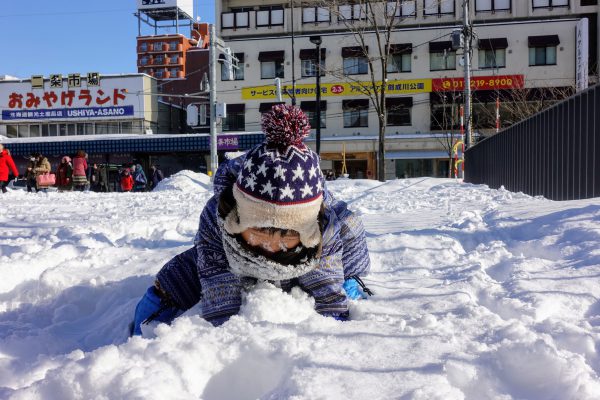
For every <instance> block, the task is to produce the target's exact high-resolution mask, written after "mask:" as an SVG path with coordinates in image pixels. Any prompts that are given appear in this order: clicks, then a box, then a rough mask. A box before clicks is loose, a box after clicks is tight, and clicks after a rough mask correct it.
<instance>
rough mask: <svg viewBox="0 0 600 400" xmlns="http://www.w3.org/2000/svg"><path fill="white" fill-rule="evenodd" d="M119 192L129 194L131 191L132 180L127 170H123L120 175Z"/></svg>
mask: <svg viewBox="0 0 600 400" xmlns="http://www.w3.org/2000/svg"><path fill="white" fill-rule="evenodd" d="M120 183H121V191H122V192H131V190H132V189H133V178H132V177H131V174H130V173H129V168H125V169H124V170H123V173H122V175H121V181H120Z"/></svg>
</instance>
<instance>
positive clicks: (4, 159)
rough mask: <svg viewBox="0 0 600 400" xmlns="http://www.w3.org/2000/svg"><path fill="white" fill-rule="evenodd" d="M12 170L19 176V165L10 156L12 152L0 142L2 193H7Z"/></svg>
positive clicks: (0, 184)
mask: <svg viewBox="0 0 600 400" xmlns="http://www.w3.org/2000/svg"><path fill="white" fill-rule="evenodd" d="M11 170H12V173H13V175H14V176H15V177H17V176H19V171H17V166H16V165H15V162H14V161H13V159H12V157H11V156H10V152H9V151H8V149H5V148H4V145H3V144H0V188H2V193H6V186H7V185H8V173H9V172H10V171H11Z"/></svg>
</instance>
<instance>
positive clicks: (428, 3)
mask: <svg viewBox="0 0 600 400" xmlns="http://www.w3.org/2000/svg"><path fill="white" fill-rule="evenodd" d="M423 14H424V15H438V16H440V15H444V14H452V15H454V0H423Z"/></svg>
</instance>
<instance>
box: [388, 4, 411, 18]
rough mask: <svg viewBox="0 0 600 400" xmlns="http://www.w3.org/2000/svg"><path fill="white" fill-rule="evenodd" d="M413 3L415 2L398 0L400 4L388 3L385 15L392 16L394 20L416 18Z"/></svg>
mask: <svg viewBox="0 0 600 400" xmlns="http://www.w3.org/2000/svg"><path fill="white" fill-rule="evenodd" d="M415 3H416V0H400V3H396V2H395V1H388V3H387V15H388V16H390V17H391V16H392V14H393V15H394V16H395V17H396V18H402V17H416V16H417V9H416V4H415Z"/></svg>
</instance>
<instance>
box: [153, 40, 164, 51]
mask: <svg viewBox="0 0 600 400" xmlns="http://www.w3.org/2000/svg"><path fill="white" fill-rule="evenodd" d="M152 51H162V42H154V44H152Z"/></svg>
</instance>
